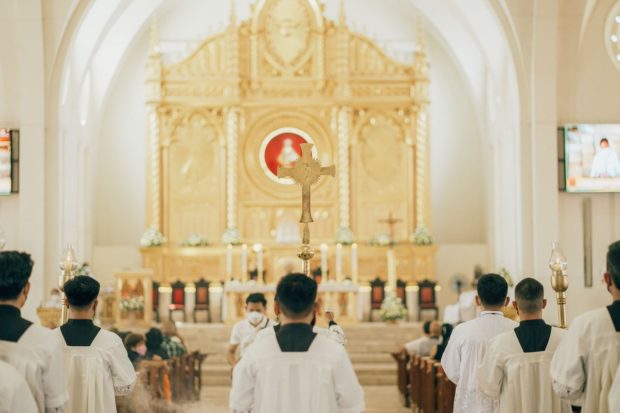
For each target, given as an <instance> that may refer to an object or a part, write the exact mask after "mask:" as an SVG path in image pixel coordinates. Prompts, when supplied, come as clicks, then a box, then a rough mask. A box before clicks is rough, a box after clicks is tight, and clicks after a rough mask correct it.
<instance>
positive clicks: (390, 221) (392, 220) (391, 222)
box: [379, 211, 403, 243]
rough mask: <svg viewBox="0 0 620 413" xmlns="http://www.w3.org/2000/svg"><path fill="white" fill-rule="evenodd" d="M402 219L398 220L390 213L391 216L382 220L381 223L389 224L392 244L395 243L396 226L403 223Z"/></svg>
mask: <svg viewBox="0 0 620 413" xmlns="http://www.w3.org/2000/svg"><path fill="white" fill-rule="evenodd" d="M402 221H403V220H402V219H398V218H394V216H393V215H392V212H391V211H390V215H389V216H388V217H387V219H380V220H379V222H380V223H382V224H387V225H388V226H389V227H390V229H389V235H390V243H394V241H395V240H394V226H395V225H396V224H398V223H399V222H402Z"/></svg>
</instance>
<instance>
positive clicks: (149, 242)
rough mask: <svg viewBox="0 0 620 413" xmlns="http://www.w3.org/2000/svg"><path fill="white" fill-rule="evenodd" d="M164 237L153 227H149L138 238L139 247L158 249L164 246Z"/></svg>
mask: <svg viewBox="0 0 620 413" xmlns="http://www.w3.org/2000/svg"><path fill="white" fill-rule="evenodd" d="M165 242H166V237H164V234H162V233H161V232H159V230H158V229H157V227H156V226H155V225H153V226H151V227H150V228H149V229H147V230H146V232H145V233H144V234H143V235H142V237H141V238H140V245H141V246H142V247H144V248H150V247H159V246H161V245H164V243H165Z"/></svg>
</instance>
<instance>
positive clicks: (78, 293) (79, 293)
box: [63, 275, 101, 308]
mask: <svg viewBox="0 0 620 413" xmlns="http://www.w3.org/2000/svg"><path fill="white" fill-rule="evenodd" d="M100 288H101V287H100V284H99V281H97V280H95V279H94V278H92V277H89V276H88V275H78V276H77V277H74V278H72V279H70V280H69V281H67V282H66V283H65V285H64V287H63V289H64V291H65V295H66V296H67V301H68V302H69V305H70V306H71V307H74V308H86V307H88V306H89V305H91V304H92V302H93V301H95V299H96V298H97V296H98V295H99V289H100Z"/></svg>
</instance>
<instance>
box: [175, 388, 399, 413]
mask: <svg viewBox="0 0 620 413" xmlns="http://www.w3.org/2000/svg"><path fill="white" fill-rule="evenodd" d="M228 392H229V388H228V387H205V388H204V389H203V391H202V401H201V402H200V403H193V404H191V405H188V406H184V407H183V408H182V410H181V411H182V412H183V413H229V410H228V407H227V406H228ZM364 392H365V394H366V407H367V408H366V413H409V412H411V410H409V409H405V408H404V407H402V406H401V404H400V398H399V396H398V390H397V389H396V386H364ZM317 413H320V412H317Z"/></svg>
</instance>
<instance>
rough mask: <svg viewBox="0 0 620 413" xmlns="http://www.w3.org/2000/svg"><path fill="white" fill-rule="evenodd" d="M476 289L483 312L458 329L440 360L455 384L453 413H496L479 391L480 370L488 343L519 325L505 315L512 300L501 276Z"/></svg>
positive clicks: (487, 279)
mask: <svg viewBox="0 0 620 413" xmlns="http://www.w3.org/2000/svg"><path fill="white" fill-rule="evenodd" d="M476 288H477V292H478V295H477V296H476V304H477V305H478V306H480V307H482V312H481V313H480V315H479V316H478V318H476V319H474V320H471V321H467V322H465V323H463V324H459V325H458V326H456V327H455V329H454V331H453V332H452V335H451V336H450V341H449V342H448V346H447V347H446V350H445V351H444V354H443V356H442V358H441V365H442V367H443V369H444V371H445V373H446V376H447V377H448V378H449V379H450V380H451V381H452V382H453V383H455V384H456V394H455V398H454V413H461V412H467V413H471V412H476V413H487V412H493V409H494V406H495V405H496V404H497V402H496V401H494V400H492V399H490V398H488V397H487V396H485V395H484V394H483V393H481V392H480V391H479V389H478V366H479V365H480V363H481V362H482V358H483V357H484V353H485V352H486V349H487V346H488V344H489V341H491V339H492V338H493V337H495V336H497V335H498V334H500V333H503V332H505V331H510V330H513V329H514V328H515V327H516V326H517V325H518V324H517V323H515V322H514V321H512V320H509V319H507V318H505V317H504V315H503V313H502V308H503V307H504V306H505V305H506V304H507V303H508V300H509V299H508V298H507V294H508V284H507V283H506V280H504V278H503V277H502V276H500V275H497V274H486V275H483V276H482V277H480V280H479V281H478V285H477V287H476Z"/></svg>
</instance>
